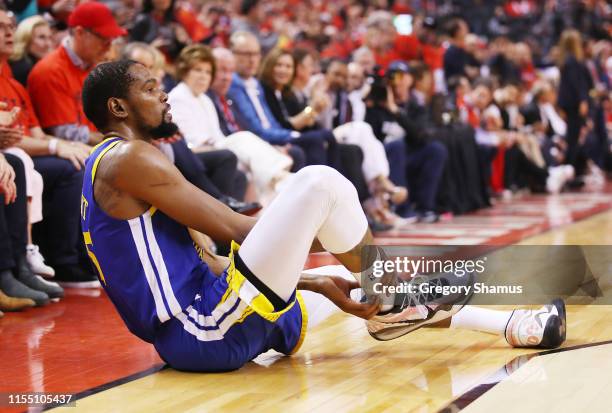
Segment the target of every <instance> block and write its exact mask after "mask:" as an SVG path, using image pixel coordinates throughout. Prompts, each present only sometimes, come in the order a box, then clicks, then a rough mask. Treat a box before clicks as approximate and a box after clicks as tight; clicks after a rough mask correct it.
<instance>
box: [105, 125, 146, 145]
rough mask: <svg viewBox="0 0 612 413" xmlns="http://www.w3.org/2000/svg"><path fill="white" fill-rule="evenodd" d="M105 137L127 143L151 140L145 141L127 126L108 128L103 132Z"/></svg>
mask: <svg viewBox="0 0 612 413" xmlns="http://www.w3.org/2000/svg"><path fill="white" fill-rule="evenodd" d="M104 135H105V136H118V137H121V138H123V139H125V140H127V141H134V140H141V141H147V142H149V141H151V139H146V138H144V137H142V136H140V135H139V134H137V133H135V132H134V130H133V129H132V128H130V127H129V126H127V125H121V124H120V125H113V126H112V127H109V128H108V130H106V131H104Z"/></svg>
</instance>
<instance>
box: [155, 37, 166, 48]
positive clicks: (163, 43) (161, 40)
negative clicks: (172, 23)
mask: <svg viewBox="0 0 612 413" xmlns="http://www.w3.org/2000/svg"><path fill="white" fill-rule="evenodd" d="M151 46H153V47H155V48H156V49H163V48H165V47H168V46H170V40H168V39H164V38H163V37H158V38H157V39H155V40H153V41H152V42H151Z"/></svg>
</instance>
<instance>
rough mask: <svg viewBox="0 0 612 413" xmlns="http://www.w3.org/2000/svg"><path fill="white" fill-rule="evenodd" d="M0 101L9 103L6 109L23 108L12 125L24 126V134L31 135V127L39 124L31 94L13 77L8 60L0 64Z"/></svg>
mask: <svg viewBox="0 0 612 413" xmlns="http://www.w3.org/2000/svg"><path fill="white" fill-rule="evenodd" d="M0 101H2V102H4V103H6V104H7V107H6V108H4V109H2V110H4V111H10V110H11V109H13V108H14V107H19V108H20V109H21V110H20V112H19V115H17V119H16V121H15V123H14V124H13V125H12V126H17V127H19V126H21V127H23V132H24V134H26V135H28V136H29V135H30V128H34V127H37V126H39V123H38V119H37V118H36V114H35V113H34V108H33V107H32V102H31V101H30V96H28V92H27V91H26V90H25V88H24V87H23V86H22V85H21V83H19V82H18V81H16V80H15V78H13V73H12V72H11V68H10V66H9V65H8V63H7V62H4V63H2V64H1V65H0Z"/></svg>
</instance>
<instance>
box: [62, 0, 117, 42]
mask: <svg viewBox="0 0 612 413" xmlns="http://www.w3.org/2000/svg"><path fill="white" fill-rule="evenodd" d="M68 26H70V27H76V26H81V27H83V28H84V29H89V30H91V31H93V32H94V33H96V34H98V35H100V36H102V37H106V38H108V39H112V38H115V37H120V36H125V35H126V34H127V30H125V29H124V28H122V27H121V26H119V25H118V24H117V22H116V21H115V18H114V17H113V13H112V12H111V11H110V9H109V8H108V7H107V6H106V5H105V4H102V3H98V2H96V1H89V2H87V3H81V4H79V5H78V6H77V7H76V8H75V9H74V10H73V11H72V13H71V14H70V17H68Z"/></svg>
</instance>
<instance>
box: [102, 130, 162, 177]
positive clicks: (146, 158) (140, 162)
mask: <svg viewBox="0 0 612 413" xmlns="http://www.w3.org/2000/svg"><path fill="white" fill-rule="evenodd" d="M108 155H110V156H105V158H108V159H107V160H106V162H105V163H106V165H107V168H108V169H109V171H108V172H109V173H111V174H112V175H115V174H119V175H122V176H126V177H127V176H131V177H134V178H138V179H139V180H146V179H147V177H149V176H150V175H149V174H150V173H151V172H152V171H154V170H160V169H164V168H167V167H168V166H169V165H171V164H170V161H169V160H168V158H166V157H165V156H164V154H163V153H162V152H161V151H160V150H159V149H157V148H156V147H155V146H153V145H152V144H150V143H149V142H146V141H142V140H129V141H124V142H121V143H120V144H118V145H117V146H116V147H115V148H114V149H113V150H112V151H111V153H109V154H108Z"/></svg>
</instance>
